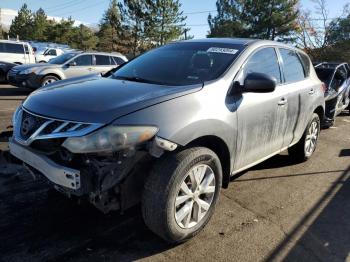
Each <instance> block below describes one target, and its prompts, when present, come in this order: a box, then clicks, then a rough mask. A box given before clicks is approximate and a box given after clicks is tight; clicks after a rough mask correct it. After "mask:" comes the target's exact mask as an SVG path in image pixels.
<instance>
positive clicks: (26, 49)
mask: <svg viewBox="0 0 350 262" xmlns="http://www.w3.org/2000/svg"><path fill="white" fill-rule="evenodd" d="M24 50H25V52H26V54H27V55H29V47H28V45H24Z"/></svg>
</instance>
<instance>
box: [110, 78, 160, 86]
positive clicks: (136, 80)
mask: <svg viewBox="0 0 350 262" xmlns="http://www.w3.org/2000/svg"><path fill="white" fill-rule="evenodd" d="M114 78H115V79H121V80H127V81H132V82H139V83H147V84H155V85H165V83H162V82H158V81H153V80H148V79H144V78H142V77H137V76H114Z"/></svg>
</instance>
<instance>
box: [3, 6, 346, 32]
mask: <svg viewBox="0 0 350 262" xmlns="http://www.w3.org/2000/svg"><path fill="white" fill-rule="evenodd" d="M109 1H110V0H60V1H57V0H26V1H22V0H0V8H11V9H19V8H20V7H21V6H22V5H23V4H24V3H27V5H28V7H29V9H31V10H32V11H35V10H37V9H38V8H39V7H42V8H43V9H44V10H45V12H46V13H47V15H49V16H59V17H69V16H72V18H73V19H75V20H80V21H83V22H86V23H90V24H97V23H99V21H100V20H101V17H102V14H103V13H104V11H105V10H106V9H107V8H108V5H109ZM180 2H181V4H182V10H183V12H184V14H185V15H186V16H187V20H186V23H187V27H189V28H190V32H189V34H190V35H193V36H194V37H195V38H204V37H205V36H206V35H207V32H208V30H209V26H208V22H207V18H208V14H209V13H212V15H215V14H216V12H215V10H216V6H215V3H216V0H180ZM327 3H328V4H327V7H328V9H329V17H332V18H333V17H337V16H339V15H340V14H341V13H342V10H343V6H344V5H345V4H346V3H350V1H349V0H328V1H327ZM301 5H302V7H303V8H305V9H309V10H311V11H312V10H314V8H313V7H314V3H313V2H312V0H301ZM314 17H315V18H317V14H315V15H314Z"/></svg>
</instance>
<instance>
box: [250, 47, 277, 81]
mask: <svg viewBox="0 0 350 262" xmlns="http://www.w3.org/2000/svg"><path fill="white" fill-rule="evenodd" d="M249 73H263V74H266V75H269V76H273V77H275V78H276V79H277V82H278V83H281V73H280V67H279V65H278V61H277V55H276V52H275V49H274V48H272V47H269V48H264V49H261V50H259V51H257V52H256V53H254V54H253V55H252V56H251V57H250V58H249V60H248V62H247V63H246V64H245V66H244V74H245V75H247V74H249Z"/></svg>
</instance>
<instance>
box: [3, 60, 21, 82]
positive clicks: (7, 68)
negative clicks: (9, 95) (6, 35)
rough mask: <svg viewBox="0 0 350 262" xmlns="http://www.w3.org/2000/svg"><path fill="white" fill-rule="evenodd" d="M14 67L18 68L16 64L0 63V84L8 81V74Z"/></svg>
mask: <svg viewBox="0 0 350 262" xmlns="http://www.w3.org/2000/svg"><path fill="white" fill-rule="evenodd" d="M15 66H18V64H15V63H10V62H4V61H0V83H4V82H7V81H8V73H9V71H10V70H11V69H12V67H15Z"/></svg>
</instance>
